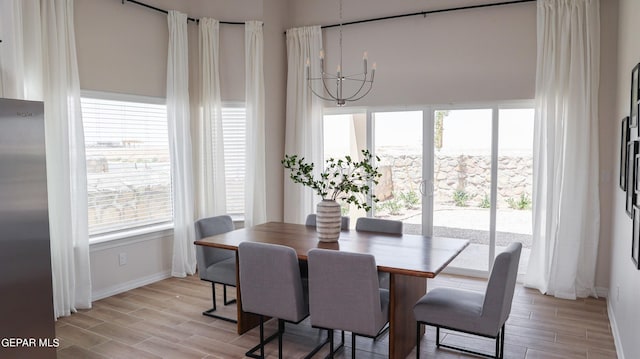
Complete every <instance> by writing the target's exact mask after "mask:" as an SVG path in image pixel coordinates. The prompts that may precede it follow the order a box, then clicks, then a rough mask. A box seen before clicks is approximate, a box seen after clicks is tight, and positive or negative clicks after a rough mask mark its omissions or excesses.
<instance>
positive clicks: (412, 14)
mask: <svg viewBox="0 0 640 359" xmlns="http://www.w3.org/2000/svg"><path fill="white" fill-rule="evenodd" d="M534 1H536V0H516V1H503V2H497V3H490V4H481V5H469V6H459V7H452V8H446V9H439V10H426V11H420V12H414V13H411V14H400V15H391V16H384V17H377V18H373V19H365V20H356V21H349V22H343V23H342V25H343V26H345V25H355V24H362V23H365V22H374V21H382V20H390V19H397V18H401V17H409V16H418V15H422V16H424V17H426V16H427V15H429V14H436V13H441V12H450V11H458V10H470V9H479V8H484V7H493V6H502V5H511V4H519V3H525V2H534ZM340 25H341V24H332V25H324V26H320V28H321V29H328V28H331V27H338V26H340Z"/></svg>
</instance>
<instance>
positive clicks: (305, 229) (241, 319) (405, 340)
mask: <svg viewBox="0 0 640 359" xmlns="http://www.w3.org/2000/svg"><path fill="white" fill-rule="evenodd" d="M247 241H249V242H260V243H270V244H279V245H284V246H288V247H291V248H293V249H294V250H295V251H296V253H297V256H298V259H299V260H300V261H306V260H307V253H308V252H309V250H310V249H312V248H324V249H332V250H339V251H345V252H353V253H366V254H372V255H373V256H374V257H375V260H376V264H377V266H378V271H380V272H387V273H389V276H390V284H389V298H390V302H389V306H390V307H389V358H406V357H407V355H408V354H409V353H411V351H412V350H413V348H414V347H415V345H416V335H418V332H417V330H416V328H417V327H416V320H415V318H414V316H413V305H414V304H415V303H416V301H417V300H418V299H420V298H421V297H422V296H423V295H424V294H425V293H426V291H427V279H428V278H434V277H435V276H436V275H438V274H439V273H440V272H441V271H442V270H443V269H444V268H445V267H446V266H447V265H448V264H449V263H451V261H452V260H453V259H454V258H455V257H456V256H457V255H458V254H460V252H462V251H463V250H464V249H465V248H466V247H467V246H468V245H469V241H468V240H464V239H457V238H444V237H432V236H424V235H415V234H386V233H379V232H367V231H355V230H344V231H341V232H340V237H339V239H338V241H336V242H321V241H319V239H318V234H317V232H316V229H315V227H311V226H305V225H302V224H292V223H284V222H268V223H264V224H259V225H256V226H252V227H249V228H242V229H238V230H234V231H231V232H227V233H223V234H219V235H216V236H211V237H205V238H202V239H200V240H198V241H195V244H196V245H201V246H208V247H215V248H222V249H230V250H234V251H235V252H236V263H238V260H237V256H238V245H239V244H240V243H242V242H247ZM239 279H240V278H239V275H238V268H237V265H236V280H237V284H238V285H237V286H236V298H237V320H238V323H237V331H238V334H242V333H245V332H246V331H248V330H250V329H252V328H254V327H256V326H257V325H258V324H259V316H257V315H255V314H252V313H248V312H244V311H243V310H242V293H241V291H240V285H239V283H240V282H239ZM423 330H424V329H421V332H420V333H421V334H420V335H422V334H423V333H424V332H423Z"/></svg>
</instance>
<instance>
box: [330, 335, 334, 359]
mask: <svg viewBox="0 0 640 359" xmlns="http://www.w3.org/2000/svg"><path fill="white" fill-rule="evenodd" d="M329 359H333V329H329Z"/></svg>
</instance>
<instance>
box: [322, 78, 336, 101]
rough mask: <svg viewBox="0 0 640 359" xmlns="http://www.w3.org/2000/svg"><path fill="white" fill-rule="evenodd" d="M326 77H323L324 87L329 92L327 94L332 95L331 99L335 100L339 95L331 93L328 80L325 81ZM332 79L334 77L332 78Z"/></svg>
mask: <svg viewBox="0 0 640 359" xmlns="http://www.w3.org/2000/svg"><path fill="white" fill-rule="evenodd" d="M325 80H326V79H325V78H324V77H323V78H322V80H321V81H322V86H323V87H324V90H325V91H326V92H327V94H328V95H329V97H331V99H333V100H336V101H337V100H338V95H337V94H336V95H335V96H334V95H333V94H332V93H331V91H329V87H328V86H327V82H326V81H325ZM330 80H332V79H330Z"/></svg>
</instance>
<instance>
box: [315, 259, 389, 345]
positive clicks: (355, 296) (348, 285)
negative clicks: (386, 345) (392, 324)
mask: <svg viewBox="0 0 640 359" xmlns="http://www.w3.org/2000/svg"><path fill="white" fill-rule="evenodd" d="M308 262H309V312H310V314H311V325H313V326H316V327H320V328H327V329H339V330H347V331H351V332H354V333H358V334H362V335H369V336H375V335H376V334H377V333H378V331H379V330H380V329H381V328H382V327H383V326H384V324H385V323H386V322H387V320H388V315H389V311H388V303H387V302H386V301H385V302H382V300H381V298H380V296H381V295H380V290H379V285H378V273H377V267H376V260H375V258H374V257H373V256H372V255H369V254H359V253H348V252H340V251H335V250H327V249H317V248H314V249H312V250H310V251H309V253H308Z"/></svg>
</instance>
